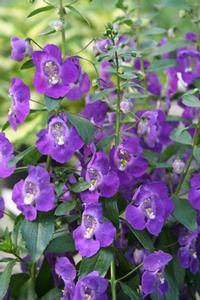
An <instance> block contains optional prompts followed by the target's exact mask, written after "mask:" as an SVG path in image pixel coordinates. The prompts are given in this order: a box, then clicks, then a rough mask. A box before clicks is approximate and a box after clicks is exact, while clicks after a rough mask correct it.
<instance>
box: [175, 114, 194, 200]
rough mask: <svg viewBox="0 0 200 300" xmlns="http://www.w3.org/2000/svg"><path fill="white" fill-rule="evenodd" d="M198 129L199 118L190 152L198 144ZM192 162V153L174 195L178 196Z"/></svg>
mask: <svg viewBox="0 0 200 300" xmlns="http://www.w3.org/2000/svg"><path fill="white" fill-rule="evenodd" d="M199 128H200V118H199V121H198V124H197V126H196V129H195V132H194V138H193V146H192V150H193V149H194V147H195V146H196V145H197V144H198V135H199ZM192 160H193V151H192V153H191V154H190V156H189V158H188V160H187V163H186V165H185V168H184V170H183V172H182V174H181V178H180V181H179V184H178V186H177V188H176V191H175V195H178V194H179V192H180V190H181V187H182V184H183V182H184V180H185V177H186V175H187V173H188V171H189V168H190V165H191V163H192Z"/></svg>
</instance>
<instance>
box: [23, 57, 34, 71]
mask: <svg viewBox="0 0 200 300" xmlns="http://www.w3.org/2000/svg"><path fill="white" fill-rule="evenodd" d="M33 67H34V64H33V62H32V59H29V60H27V61H25V63H23V65H22V66H21V68H20V69H21V70H26V69H30V68H33Z"/></svg>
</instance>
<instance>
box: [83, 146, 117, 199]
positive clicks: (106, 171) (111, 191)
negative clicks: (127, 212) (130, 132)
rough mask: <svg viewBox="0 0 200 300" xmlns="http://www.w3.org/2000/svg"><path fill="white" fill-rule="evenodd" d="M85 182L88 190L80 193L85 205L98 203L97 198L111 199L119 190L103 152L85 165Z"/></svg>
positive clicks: (115, 176)
mask: <svg viewBox="0 0 200 300" xmlns="http://www.w3.org/2000/svg"><path fill="white" fill-rule="evenodd" d="M85 180H86V181H87V182H88V183H90V187H89V189H88V190H86V191H84V192H82V193H81V199H82V200H83V201H84V202H85V203H91V202H96V201H98V199H99V197H100V196H101V197H105V198H110V197H113V196H114V195H115V194H116V193H117V192H118V188H119V183H120V182H119V178H118V176H117V174H116V172H115V171H113V170H111V169H110V165H109V160H108V157H107V156H106V154H105V153H104V152H103V151H99V152H96V153H95V154H94V155H93V157H92V159H91V160H90V162H89V163H88V165H87V169H86V171H85Z"/></svg>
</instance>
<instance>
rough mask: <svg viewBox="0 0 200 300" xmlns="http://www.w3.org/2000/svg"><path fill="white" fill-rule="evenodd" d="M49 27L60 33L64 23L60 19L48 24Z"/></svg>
mask: <svg viewBox="0 0 200 300" xmlns="http://www.w3.org/2000/svg"><path fill="white" fill-rule="evenodd" d="M49 26H50V27H52V28H53V29H54V30H55V31H60V30H62V29H63V26H64V22H63V20H62V19H59V20H54V21H51V22H49Z"/></svg>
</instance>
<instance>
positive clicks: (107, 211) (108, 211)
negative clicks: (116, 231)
mask: <svg viewBox="0 0 200 300" xmlns="http://www.w3.org/2000/svg"><path fill="white" fill-rule="evenodd" d="M103 208H104V216H105V217H106V218H107V219H109V220H110V221H111V222H112V223H113V224H114V225H115V227H116V228H119V211H118V206H117V196H116V197H113V198H110V199H103Z"/></svg>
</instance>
